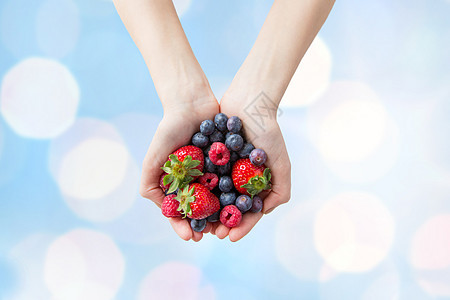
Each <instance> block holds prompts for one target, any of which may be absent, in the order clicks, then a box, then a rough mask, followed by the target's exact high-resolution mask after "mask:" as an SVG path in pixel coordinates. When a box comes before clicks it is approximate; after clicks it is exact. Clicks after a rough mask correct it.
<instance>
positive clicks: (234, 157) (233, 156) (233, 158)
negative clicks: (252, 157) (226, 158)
mask: <svg viewBox="0 0 450 300" xmlns="http://www.w3.org/2000/svg"><path fill="white" fill-rule="evenodd" d="M238 159H239V154H237V152H231V155H230V162H231V163H232V164H233V163H235V162H237V160H238Z"/></svg>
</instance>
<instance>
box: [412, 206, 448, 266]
mask: <svg viewBox="0 0 450 300" xmlns="http://www.w3.org/2000/svg"><path fill="white" fill-rule="evenodd" d="M411 263H412V265H413V266H414V267H415V268H418V269H428V270H434V269H444V268H448V267H450V214H447V215H439V216H435V217H433V218H431V219H430V220H428V221H427V222H426V223H425V224H423V225H422V226H421V227H420V228H419V230H418V231H417V233H416V234H415V235H414V238H413V241H412V248H411Z"/></svg>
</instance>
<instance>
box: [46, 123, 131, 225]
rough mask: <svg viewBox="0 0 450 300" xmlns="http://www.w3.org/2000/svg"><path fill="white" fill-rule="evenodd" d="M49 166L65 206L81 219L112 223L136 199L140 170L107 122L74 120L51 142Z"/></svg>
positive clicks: (112, 127) (120, 138) (115, 130)
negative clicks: (68, 128)
mask: <svg viewBox="0 0 450 300" xmlns="http://www.w3.org/2000/svg"><path fill="white" fill-rule="evenodd" d="M49 163H50V171H51V174H52V175H53V177H54V179H55V180H56V182H57V183H58V186H59V188H60V190H61V192H62V194H63V197H64V200H65V201H66V203H67V205H68V206H69V207H70V208H71V209H72V210H73V211H74V212H75V213H76V214H77V215H78V216H80V217H81V218H83V219H87V220H90V221H94V222H107V221H112V220H114V219H117V218H119V217H120V216H122V215H123V214H124V213H125V212H126V211H128V210H129V209H130V207H131V206H132V205H133V203H134V201H135V199H136V196H137V191H138V185H139V168H138V166H137V165H136V162H135V161H134V159H133V158H132V157H131V155H130V154H129V151H128V148H127V147H126V145H125V143H124V142H123V140H122V137H121V136H120V134H119V133H118V131H117V129H116V128H115V127H114V126H113V125H111V124H109V123H107V122H104V121H100V120H96V119H79V120H77V122H76V123H75V124H74V126H73V127H72V128H71V129H70V130H69V131H67V132H66V133H65V134H64V135H62V136H61V137H59V138H57V139H55V140H53V141H52V143H51V147H50V152H49Z"/></svg>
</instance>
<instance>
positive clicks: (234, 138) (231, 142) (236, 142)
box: [225, 133, 244, 151]
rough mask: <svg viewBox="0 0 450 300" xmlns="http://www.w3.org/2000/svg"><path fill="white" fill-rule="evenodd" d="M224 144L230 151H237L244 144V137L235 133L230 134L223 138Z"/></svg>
mask: <svg viewBox="0 0 450 300" xmlns="http://www.w3.org/2000/svg"><path fill="white" fill-rule="evenodd" d="M225 146H227V148H228V149H229V150H231V151H239V150H241V149H242V147H243V146H244V139H243V138H242V136H240V135H239V134H237V133H236V134H233V135H230V136H229V137H228V138H227V139H226V140H225Z"/></svg>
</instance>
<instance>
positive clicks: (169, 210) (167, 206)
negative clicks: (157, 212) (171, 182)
mask: <svg viewBox="0 0 450 300" xmlns="http://www.w3.org/2000/svg"><path fill="white" fill-rule="evenodd" d="M175 197H176V195H174V194H172V195H169V196H166V197H164V200H163V202H162V203H161V211H162V214H163V215H164V216H166V217H168V218H171V217H181V216H182V215H181V213H180V212H179V211H178V207H179V206H180V202H178V200H175V199H174V198H175Z"/></svg>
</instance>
